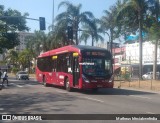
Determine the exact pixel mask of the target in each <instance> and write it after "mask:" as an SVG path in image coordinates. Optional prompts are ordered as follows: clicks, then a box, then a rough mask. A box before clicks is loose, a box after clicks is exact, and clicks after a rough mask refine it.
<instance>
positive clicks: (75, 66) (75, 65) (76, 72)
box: [73, 57, 79, 86]
mask: <svg viewBox="0 0 160 123" xmlns="http://www.w3.org/2000/svg"><path fill="white" fill-rule="evenodd" d="M78 84H79V62H78V57H73V86H76V85H78Z"/></svg>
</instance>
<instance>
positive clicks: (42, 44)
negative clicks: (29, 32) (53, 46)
mask: <svg viewBox="0 0 160 123" xmlns="http://www.w3.org/2000/svg"><path fill="white" fill-rule="evenodd" d="M25 41H26V46H27V49H28V50H30V51H31V53H32V54H34V58H36V57H37V56H38V55H39V54H40V52H41V51H43V52H45V51H48V50H49V49H50V42H49V41H48V35H47V34H45V33H44V32H43V31H35V32H34V34H33V36H28V37H27V38H26V40H25Z"/></svg>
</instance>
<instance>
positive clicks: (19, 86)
mask: <svg viewBox="0 0 160 123" xmlns="http://www.w3.org/2000/svg"><path fill="white" fill-rule="evenodd" d="M10 85H15V86H17V87H19V88H22V87H23V86H21V85H17V84H15V83H10Z"/></svg>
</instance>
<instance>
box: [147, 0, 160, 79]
mask: <svg viewBox="0 0 160 123" xmlns="http://www.w3.org/2000/svg"><path fill="white" fill-rule="evenodd" d="M148 3H149V5H150V7H149V10H150V12H151V15H150V16H151V17H150V18H149V19H152V20H151V21H150V22H152V24H151V27H149V29H148V31H149V38H150V39H151V40H153V41H154V42H153V43H154V63H153V79H156V72H157V46H158V41H159V39H160V31H159V30H160V22H159V20H158V19H159V13H160V9H159V0H155V1H151V0H149V1H148Z"/></svg>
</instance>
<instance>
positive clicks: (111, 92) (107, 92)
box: [82, 88, 156, 95]
mask: <svg viewBox="0 0 160 123" xmlns="http://www.w3.org/2000/svg"><path fill="white" fill-rule="evenodd" d="M82 93H84V94H90V95H148V94H149V95H150V94H156V93H152V92H144V91H137V90H127V89H118V88H108V89H99V90H98V91H97V92H93V91H91V90H86V91H83V92H82Z"/></svg>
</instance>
